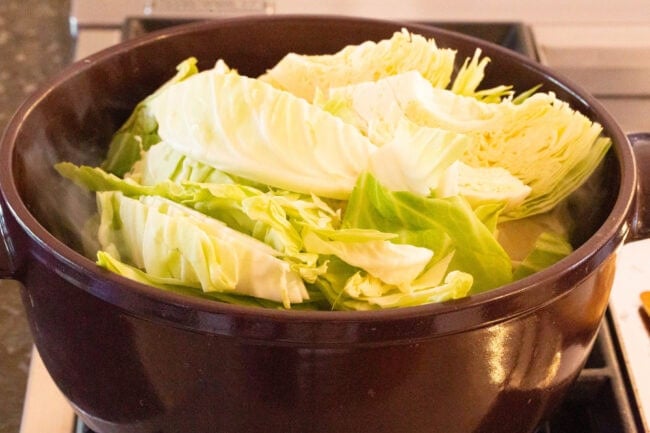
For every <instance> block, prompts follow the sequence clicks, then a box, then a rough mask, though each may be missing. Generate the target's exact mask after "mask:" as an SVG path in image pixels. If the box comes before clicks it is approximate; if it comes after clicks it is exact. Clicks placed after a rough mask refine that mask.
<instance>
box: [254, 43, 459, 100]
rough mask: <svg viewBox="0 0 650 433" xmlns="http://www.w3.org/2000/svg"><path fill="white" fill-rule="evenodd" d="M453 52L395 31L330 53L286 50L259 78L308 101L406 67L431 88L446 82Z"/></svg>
mask: <svg viewBox="0 0 650 433" xmlns="http://www.w3.org/2000/svg"><path fill="white" fill-rule="evenodd" d="M455 56H456V52H455V51H454V50H451V49H448V48H439V47H438V46H437V45H436V42H435V41H434V40H433V39H427V38H425V37H423V36H421V35H417V34H413V33H409V32H408V31H407V30H402V31H401V32H395V33H394V34H393V36H392V37H391V38H390V39H384V40H382V41H379V42H372V41H366V42H364V43H362V44H360V45H348V46H347V47H345V48H344V49H342V50H341V51H339V52H337V53H335V54H326V55H311V56H310V55H301V54H296V53H290V54H287V55H286V56H285V57H284V58H283V59H282V60H280V62H278V63H277V64H276V65H275V66H274V67H273V68H271V69H270V70H268V71H267V72H266V73H265V74H263V75H262V76H260V77H259V79H260V80H262V81H265V82H268V83H270V84H272V85H273V86H275V87H277V88H279V89H282V90H287V91H289V92H291V93H293V94H295V95H296V96H299V97H301V98H304V99H306V100H308V101H312V100H313V98H314V96H315V95H316V93H317V92H318V91H323V92H325V91H327V89H329V88H330V87H340V86H344V85H347V84H352V83H359V82H362V81H374V80H377V79H379V78H383V77H386V76H389V75H395V74H398V73H401V72H406V71H411V70H415V71H419V72H420V73H421V74H422V76H423V77H425V78H426V79H427V80H429V81H430V82H431V84H432V85H433V86H435V87H441V88H445V87H447V85H449V83H450V82H451V75H452V73H453V70H454V59H455Z"/></svg>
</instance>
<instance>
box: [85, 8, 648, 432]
mask: <svg viewBox="0 0 650 433" xmlns="http://www.w3.org/2000/svg"><path fill="white" fill-rule="evenodd" d="M190 21H191V19H176V18H169V19H168V18H155V17H131V18H127V19H126V20H125V22H124V25H123V27H122V37H123V39H131V38H134V37H137V36H141V35H143V34H146V33H149V32H152V31H155V30H160V29H163V28H165V27H169V26H172V25H178V24H183V23H186V22H190ZM421 24H427V25H435V26H436V27H440V28H444V29H447V30H452V31H457V32H460V33H464V34H468V35H470V36H474V37H478V38H481V39H484V40H487V41H489V42H492V43H496V44H498V45H501V46H503V47H505V48H508V49H511V50H513V51H516V52H519V53H520V54H523V55H525V56H528V57H531V58H534V59H539V58H538V56H537V51H536V49H535V43H534V40H533V36H532V33H531V31H530V29H529V28H528V27H527V26H525V25H523V24H520V23H508V22H498V23H486V22H470V23H459V22H422V23H421ZM613 330H614V326H613V324H612V317H611V314H610V313H609V312H608V313H607V315H606V317H605V320H604V321H603V324H602V326H601V329H600V332H599V334H598V337H597V339H596V342H595V343H594V348H593V350H592V352H591V354H590V356H589V359H588V360H587V363H586V365H585V368H584V369H583V371H582V372H581V373H580V376H579V378H578V380H577V381H576V383H575V385H574V386H573V388H572V389H571V390H570V392H569V393H568V395H567V397H566V399H565V400H564V401H563V402H562V403H561V405H560V406H559V407H558V408H557V409H556V410H555V412H554V413H553V415H552V416H551V417H550V419H549V420H548V421H546V422H544V423H543V424H542V425H541V426H540V427H539V428H538V429H537V431H536V432H535V433H644V429H643V422H642V420H641V415H640V411H639V409H638V408H639V405H638V402H637V401H636V399H635V396H634V394H633V392H632V388H631V385H630V382H629V376H628V374H627V370H626V368H625V361H624V360H623V359H622V356H621V353H622V352H621V348H620V346H619V343H618V340H617V339H616V335H615V332H613ZM75 433H93V431H92V430H90V429H89V428H88V427H86V426H85V425H83V423H81V422H77V425H76V431H75Z"/></svg>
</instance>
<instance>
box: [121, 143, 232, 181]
mask: <svg viewBox="0 0 650 433" xmlns="http://www.w3.org/2000/svg"><path fill="white" fill-rule="evenodd" d="M124 177H125V178H129V179H133V180H134V181H136V182H138V183H140V184H142V185H155V184H157V183H160V182H164V181H167V180H169V181H172V182H186V181H189V182H198V183H234V180H233V178H232V177H231V176H228V175H227V174H225V173H224V172H222V171H219V170H217V169H216V168H214V167H211V166H209V165H207V164H203V163H202V162H200V161H196V160H194V159H192V158H190V157H188V156H187V155H185V154H183V153H181V152H179V151H178V150H176V149H174V148H173V147H172V146H170V145H169V144H168V143H165V142H164V141H161V142H159V143H157V144H154V145H153V146H151V147H150V148H149V149H148V150H147V151H145V152H142V154H141V157H140V159H139V160H138V161H137V162H136V163H135V164H134V165H133V167H132V168H131V170H130V171H129V172H128V173H125V175H124Z"/></svg>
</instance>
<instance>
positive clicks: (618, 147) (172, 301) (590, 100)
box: [0, 15, 637, 343]
mask: <svg viewBox="0 0 650 433" xmlns="http://www.w3.org/2000/svg"><path fill="white" fill-rule="evenodd" d="M332 19H334V20H345V21H348V22H350V23H355V22H356V23H370V24H372V23H385V24H389V25H401V26H403V27H405V28H408V29H410V30H412V31H414V32H417V31H418V30H427V31H431V29H432V28H434V29H435V32H436V33H439V34H445V35H448V36H450V37H453V38H454V39H457V40H461V39H464V40H468V41H471V42H472V43H473V44H475V45H476V46H477V47H482V48H483V47H489V48H490V50H493V51H496V52H497V53H498V54H499V55H503V56H507V57H511V58H512V57H514V58H515V60H516V61H518V62H521V63H523V66H525V67H526V68H527V69H529V70H531V71H533V73H536V74H539V75H541V76H543V77H546V79H547V80H550V81H551V82H553V83H554V84H556V85H558V86H559V87H561V88H562V89H564V90H566V91H567V92H568V93H570V94H572V95H574V96H575V97H576V98H578V99H579V100H580V101H581V103H582V104H583V105H584V106H585V107H589V108H590V109H591V110H592V111H593V113H594V114H595V118H593V116H592V120H594V121H598V122H599V123H600V124H601V125H602V126H603V130H604V132H605V133H606V134H607V135H608V136H609V137H611V139H612V143H613V146H612V150H613V151H614V152H616V157H617V160H618V164H619V169H620V173H621V179H620V186H619V190H618V193H617V196H616V201H615V203H614V205H613V207H612V210H611V212H610V214H609V215H608V217H607V219H606V221H605V222H604V223H603V224H602V225H601V226H600V228H599V229H598V230H597V231H596V232H595V233H594V234H593V235H592V236H591V237H590V238H589V239H587V240H586V241H585V242H584V243H583V244H582V245H580V246H579V247H577V248H576V249H575V251H574V252H573V253H572V254H570V255H569V256H568V257H566V258H564V259H562V260H560V261H559V262H557V263H555V264H554V265H552V266H550V267H548V268H546V269H544V270H542V271H540V272H537V273H535V274H533V275H531V276H528V277H526V278H523V279H521V280H518V281H515V282H513V283H510V284H507V285H505V286H502V287H499V288H496V289H493V290H490V291H487V292H484V293H480V294H476V295H472V296H468V297H466V298H462V299H457V300H453V301H447V302H442V303H433V304H427V305H421V306H414V307H403V308H396V309H389V310H378V311H303V310H290V311H285V310H275V309H265V308H257V307H246V306H239V305H231V304H225V303H221V302H215V301H211V300H205V299H201V298H193V297H189V296H185V295H180V294H176V293H171V292H166V291H163V290H160V289H157V288H155V287H150V286H148V285H145V284H141V283H137V282H135V281H132V280H129V279H127V278H126V277H122V276H120V275H116V274H113V273H111V272H109V271H106V270H104V269H102V268H100V267H98V266H97V265H96V264H95V263H94V262H93V261H92V260H90V259H88V258H86V257H85V256H83V255H82V254H80V253H79V252H77V251H75V250H73V249H72V248H71V247H68V246H67V245H66V244H64V243H63V242H62V241H61V240H59V239H57V238H56V237H54V236H53V235H52V234H50V233H49V232H48V231H47V230H46V229H45V228H44V227H43V226H42V225H41V224H40V223H39V222H38V220H37V219H36V218H35V216H33V215H32V214H31V212H30V211H29V209H28V208H27V206H26V205H25V203H24V202H23V201H22V199H21V197H20V194H19V192H18V189H17V185H16V183H15V182H14V179H13V176H14V170H13V160H14V146H15V141H16V140H17V136H18V135H19V133H20V130H21V126H22V124H23V123H24V121H25V119H26V118H27V117H28V116H29V115H30V113H31V111H32V110H33V108H34V107H35V106H37V105H38V104H39V102H40V101H41V100H42V99H44V98H46V97H47V95H48V94H49V93H50V92H52V91H53V89H55V88H56V87H57V86H58V85H60V84H61V83H62V82H65V81H66V80H68V79H70V78H71V77H73V76H76V75H77V74H82V73H84V71H86V70H88V69H90V68H92V67H93V65H94V64H96V63H99V62H105V61H108V60H109V59H110V58H112V57H113V56H115V55H118V54H120V53H124V52H126V51H128V50H131V49H133V48H135V47H139V46H143V45H147V44H149V43H152V42H154V41H156V40H160V39H167V38H173V37H174V36H177V35H181V34H186V33H193V32H201V31H206V30H208V29H211V28H213V27H222V26H238V25H247V23H255V22H258V21H260V20H262V21H275V22H278V23H285V24H286V23H291V22H294V21H296V20H297V21H304V20H315V21H320V20H332ZM0 161H2V164H5V165H8V167H7V169H5V170H2V171H1V172H0V194H1V197H2V200H3V202H4V204H5V205H6V207H7V208H8V209H9V211H10V213H11V215H12V217H13V218H14V219H15V220H16V221H17V222H18V224H19V226H20V227H21V229H22V230H23V231H24V232H25V233H26V234H27V236H28V238H29V239H30V241H31V242H34V243H35V244H37V245H38V246H39V247H40V248H42V249H45V250H46V251H48V252H49V253H50V254H52V255H54V256H55V257H56V259H57V260H58V261H59V262H61V263H62V268H61V269H68V270H70V271H73V272H74V273H75V274H76V275H77V276H76V277H73V276H71V275H72V274H71V273H68V272H66V271H65V270H61V269H56V270H55V271H56V272H58V273H59V274H60V275H61V276H62V277H63V278H65V279H68V280H70V279H71V280H74V281H73V282H77V281H79V280H86V281H87V282H88V285H87V287H83V288H82V290H85V291H87V292H89V293H91V294H93V295H94V296H97V297H99V298H101V299H103V300H105V301H108V302H110V303H112V304H114V305H116V306H118V307H120V308H122V309H123V310H125V311H126V312H127V313H128V314H132V315H136V316H141V317H145V318H148V319H151V320H163V321H166V322H171V324H172V325H173V326H180V327H185V328H188V329H192V330H197V331H202V332H209V333H218V334H222V335H235V334H237V335H241V332H239V331H241V329H242V327H248V328H250V325H246V323H247V322H251V321H252V322H257V323H258V325H259V326H258V329H257V330H251V329H249V332H248V334H246V332H244V334H246V335H247V336H248V337H250V338H261V339H266V338H268V336H266V335H265V334H266V332H267V330H266V328H265V324H270V323H275V324H276V325H277V324H278V323H281V324H283V325H285V326H284V334H282V335H274V336H273V338H274V339H275V340H276V341H278V342H287V343H292V342H304V341H315V340H318V341H322V339H326V340H329V339H330V338H331V337H330V336H326V335H328V334H327V332H330V331H331V330H332V329H334V328H336V327H337V326H339V327H340V325H346V324H347V325H349V324H351V323H354V324H357V325H358V326H360V327H361V328H363V329H365V330H366V331H370V333H371V334H373V332H374V333H375V334H376V333H377V332H379V331H375V330H378V328H379V327H380V328H382V329H383V331H381V332H383V333H384V334H382V335H383V336H382V337H381V340H382V341H386V340H387V339H409V341H415V340H417V339H418V338H427V337H431V336H432V335H434V334H435V335H442V334H449V333H455V332H460V331H464V330H468V329H473V328H478V327H483V326H488V325H489V324H492V323H497V322H501V321H504V320H507V319H510V318H512V317H515V316H518V315H521V314H525V313H528V312H531V311H533V310H535V309H536V308H539V307H540V306H542V305H544V304H546V303H548V302H551V301H552V300H553V299H555V298H557V297H559V296H562V295H563V294H564V293H566V292H567V291H568V290H569V289H570V288H571V287H573V286H574V285H576V284H577V283H579V282H580V281H582V280H583V279H584V278H585V277H586V276H588V275H589V274H590V273H591V272H592V271H593V270H594V269H595V268H596V267H597V266H598V265H599V264H600V263H602V262H603V261H604V260H605V259H606V258H608V257H609V256H610V255H612V254H613V253H614V252H615V250H616V249H617V248H618V246H619V245H620V244H621V243H622V242H623V241H624V239H625V237H626V236H627V233H628V231H629V220H630V219H631V218H632V215H631V212H632V209H633V206H632V205H633V203H634V201H635V190H636V184H637V171H636V162H635V159H634V156H633V153H632V148H631V145H630V143H629V140H628V139H627V137H626V135H625V134H624V133H623V132H622V130H621V129H620V127H619V126H618V124H617V122H616V121H615V120H614V118H613V117H612V116H611V115H610V114H609V113H608V112H607V110H606V109H605V108H604V107H603V106H602V105H601V103H600V102H598V101H597V100H596V98H595V97H594V96H592V95H590V94H589V93H588V92H586V91H585V90H584V89H582V88H581V87H580V86H579V85H577V84H575V83H573V82H571V81H570V80H569V79H567V78H565V77H563V76H561V75H560V74H558V73H556V72H554V71H552V70H551V69H550V68H548V67H546V66H545V65H541V64H538V63H536V62H534V61H532V60H530V59H529V58H527V57H525V56H523V55H520V54H518V53H516V52H513V51H510V50H508V49H506V48H503V47H501V46H498V45H496V44H492V43H490V42H486V41H483V40H480V39H477V38H474V37H471V36H467V35H463V34H460V33H457V32H453V31H449V30H445V29H439V28H435V27H432V26H428V25H420V24H413V23H407V22H400V21H393V20H382V19H374V18H360V17H349V16H336V15H271V16H245V17H235V18H227V19H223V20H207V21H201V22H194V23H189V24H182V25H179V26H176V27H173V28H168V29H163V30H159V31H156V32H152V33H150V34H147V35H145V36H141V37H139V38H136V39H133V40H130V41H126V42H121V43H119V44H117V45H114V46H112V47H109V48H106V49H104V50H102V51H100V52H98V53H96V54H93V55H91V56H89V57H87V58H84V59H81V60H79V61H76V62H74V63H73V64H71V65H69V66H68V67H66V68H65V69H64V70H63V71H61V72H60V73H59V74H57V75H56V76H55V77H53V78H52V79H50V80H48V81H47V82H46V83H44V84H43V85H42V86H41V87H39V89H38V90H37V91H36V92H34V93H33V94H32V95H30V96H29V97H28V98H27V99H26V100H25V101H24V102H23V104H22V105H21V106H20V107H19V109H18V110H17V111H16V113H15V114H14V116H13V117H12V119H11V120H10V122H9V123H8V125H7V127H6V129H5V132H4V135H3V137H2V141H1V143H0ZM549 287H552V288H553V289H552V293H549V292H548V288H549ZM542 292H544V293H542ZM488 306H489V307H490V308H489V309H488V308H487V307H488ZM452 317H453V318H454V319H453V320H448V319H449V318H452ZM414 319H415V320H417V321H418V322H417V323H419V324H420V328H418V329H411V330H410V331H409V332H408V335H407V334H405V333H406V332H407V331H406V326H407V325H408V327H409V328H412V327H413V323H414V322H413V320H414ZM304 323H312V324H315V325H319V329H320V328H322V329H321V330H320V331H322V334H321V332H320V331H317V332H316V333H312V334H310V335H305V334H304V332H303V331H297V330H294V329H292V324H304ZM400 324H401V325H400ZM393 326H394V327H395V329H394V330H393V331H392V332H390V331H389V332H388V333H386V332H385V331H386V329H389V328H390V327H393ZM326 328H327V329H329V331H327V332H326V331H325V329H326ZM361 328H360V329H361ZM338 329H339V330H340V329H341V328H338ZM381 332H380V333H381ZM330 333H331V332H330ZM334 335H338V337H339V338H338V339H337V340H334V339H332V340H331V341H330V342H331V343H335V342H337V343H340V342H346V341H353V340H354V341H358V339H359V336H358V335H357V334H356V333H355V335H354V336H352V335H342V334H341V333H340V332H338V333H337V332H335V333H334ZM386 335H389V336H388V337H386ZM371 340H372V339H371V338H369V339H368V340H367V341H371Z"/></svg>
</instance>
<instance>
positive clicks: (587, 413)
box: [21, 0, 650, 433]
mask: <svg viewBox="0 0 650 433" xmlns="http://www.w3.org/2000/svg"><path fill="white" fill-rule="evenodd" d="M118 3H124V4H123V5H122V6H123V7H122V9H121V10H122V12H123V13H122V14H121V15H120V16H119V17H115V16H114V15H115V14H114V12H111V11H106V14H102V13H101V11H99V13H97V12H98V11H95V13H92V14H89V13H88V11H87V10H86V9H85V8H86V7H87V4H86V3H84V2H78V3H77V4H76V5H75V4H73V15H74V17H73V19H72V21H71V24H72V26H71V29H72V31H73V32H74V34H75V36H76V40H77V47H76V57H77V58H82V57H85V56H87V55H89V54H91V53H93V52H95V51H97V50H99V49H102V48H104V47H107V46H109V45H112V44H114V43H117V42H119V41H121V40H125V39H129V38H133V37H137V36H140V35H142V34H145V33H148V32H151V31H154V30H158V29H161V28H164V27H167V26H171V25H176V24H180V23H185V22H188V21H191V20H196V19H204V18H206V17H208V18H218V17H222V16H229V15H241V14H247V13H251V14H252V13H258V14H259V13H265V14H268V13H274V12H275V9H274V3H273V2H269V1H255V0H247V1H214V0H212V1H200V0H194V1H191V2H189V3H191V4H192V7H191V8H190V9H189V10H188V9H187V8H179V7H178V5H179V4H180V2H174V1H171V0H167V1H165V0H145V1H144V3H143V4H142V2H126V1H124V2H118ZM134 3H137V4H138V8H137V9H134V6H133V4H134ZM186 4H187V3H186ZM96 6H97V5H96ZM98 7H100V8H101V7H103V6H98ZM118 9H119V7H118ZM124 12H126V14H124ZM419 22H420V23H425V24H430V25H435V26H437V27H443V28H446V29H450V30H454V31H458V32H461V33H466V34H469V35H472V36H476V37H479V38H482V39H486V40H489V41H490V42H494V43H497V44H500V45H502V46H504V47H506V48H509V49H512V50H514V51H518V52H519V53H521V54H524V55H526V56H529V57H532V58H535V59H537V60H539V61H542V62H544V63H547V64H550V63H552V61H553V60H552V59H554V58H556V57H557V56H555V51H553V50H552V49H549V47H548V46H545V45H544V44H540V42H539V41H537V40H536V38H535V31H534V29H533V28H532V27H531V26H529V25H526V24H523V23H520V22H503V21H494V22H476V21H462V22H461V21H449V20H444V21H432V20H424V21H419ZM543 32H544V28H542V31H541V33H543ZM554 56H555V57H554ZM549 59H551V60H549ZM551 66H553V65H552V64H551ZM558 66H559V67H560V68H561V67H562V65H558ZM612 95H613V100H615V101H616V102H617V103H619V102H620V99H621V95H620V94H617V93H616V92H614V93H607V92H604V93H603V99H607V98H611V97H612ZM639 98H640V99H641V100H642V101H644V102H645V99H647V95H645V94H641V95H633V97H632V98H631V99H636V100H638V99H639ZM625 110H629V108H626V109H625ZM613 114H615V116H617V115H618V116H624V115H625V114H624V113H623V112H620V113H613ZM647 117H650V116H647ZM644 121H645V120H644ZM622 123H623V124H624V127H625V129H626V132H634V131H635V130H641V129H645V130H650V127H648V128H646V125H647V124H642V123H638V122H636V123H629V122H628V123H626V122H622ZM625 125H627V126H625ZM648 252H650V241H640V242H635V243H631V244H628V245H625V246H624V247H623V249H622V251H621V252H620V259H619V260H620V265H619V271H618V275H617V277H616V280H615V284H614V288H613V293H612V300H611V303H610V308H609V310H608V312H607V315H606V317H605V320H604V321H603V323H602V326H601V330H600V333H599V335H598V338H597V340H596V343H595V345H594V348H593V351H592V353H591V355H590V357H589V359H588V361H587V364H586V366H585V368H584V370H583V371H582V373H581V374H580V377H579V379H578V381H577V383H576V384H575V386H574V387H573V389H572V391H571V392H570V393H569V395H568V397H567V398H566V400H565V401H564V402H563V403H562V404H561V406H560V407H559V408H558V409H557V410H556V412H555V413H554V415H553V417H552V418H551V419H549V420H548V421H546V422H545V423H544V424H543V425H541V426H539V428H538V431H537V433H642V432H648V431H650V430H649V426H648V424H647V420H648V419H650V366H648V365H647V364H648V362H647V361H650V327H648V321H649V320H650V319H648V318H647V317H645V318H644V317H643V313H641V312H640V311H639V310H638V309H639V307H640V304H639V302H638V293H639V292H640V291H641V290H642V289H643V284H644V283H643V281H649V280H650V279H649V278H647V276H646V274H648V272H647V271H645V270H644V269H645V265H641V264H640V263H641V261H642V260H643V257H648ZM649 276H650V275H649ZM645 290H648V289H647V288H645ZM646 327H647V329H646ZM43 431H48V432H50V433H72V432H75V433H92V432H91V431H90V430H89V429H88V428H87V427H85V426H84V425H83V424H82V423H80V422H79V421H78V420H77V419H76V416H75V414H74V412H73V411H72V409H71V408H70V406H69V405H68V403H67V401H66V400H65V398H64V397H63V396H62V395H61V394H60V392H59V391H58V389H57V388H56V386H55V385H54V384H53V383H52V381H51V378H50V377H49V375H48V374H47V371H46V370H45V367H44V366H43V364H42V362H41V360H40V357H39V355H38V352H37V351H36V350H34V354H33V357H32V363H31V367H30V373H29V380H28V390H27V396H26V402H25V408H24V412H23V421H22V424H21V433H41V432H43Z"/></svg>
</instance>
